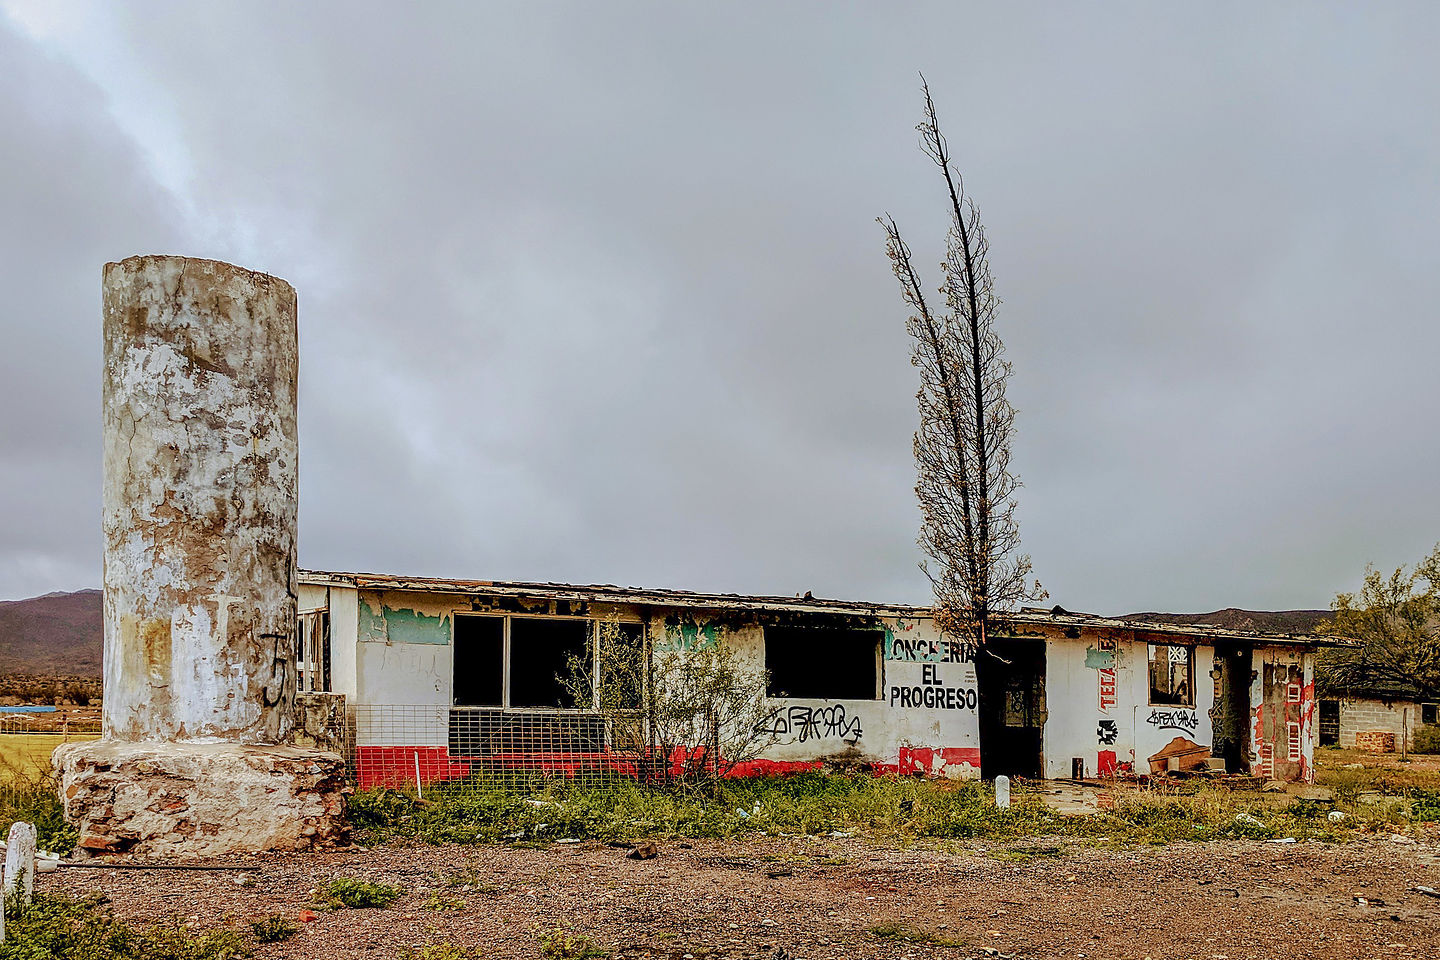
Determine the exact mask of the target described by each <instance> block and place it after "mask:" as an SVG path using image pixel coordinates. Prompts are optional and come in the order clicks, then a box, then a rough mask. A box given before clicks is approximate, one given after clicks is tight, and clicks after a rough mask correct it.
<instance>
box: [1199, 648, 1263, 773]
mask: <svg viewBox="0 0 1440 960" xmlns="http://www.w3.org/2000/svg"><path fill="white" fill-rule="evenodd" d="M1252 659H1253V657H1252V651H1251V648H1250V647H1247V646H1233V647H1224V648H1216V650H1215V670H1214V673H1212V674H1211V676H1212V677H1214V679H1215V706H1214V708H1213V709H1212V710H1211V711H1210V726H1211V730H1212V731H1214V742H1213V743H1212V744H1211V746H1210V753H1211V756H1215V757H1220V758H1222V759H1223V760H1224V761H1225V772H1226V773H1247V772H1249V766H1250V682H1251V681H1252V680H1253V679H1254V678H1255V675H1254V669H1255V668H1254V666H1253V664H1252Z"/></svg>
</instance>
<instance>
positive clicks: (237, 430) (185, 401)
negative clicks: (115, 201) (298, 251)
mask: <svg viewBox="0 0 1440 960" xmlns="http://www.w3.org/2000/svg"><path fill="white" fill-rule="evenodd" d="M104 335H105V373H104V386H103V401H102V403H103V409H104V438H103V443H104V455H105V466H104V523H103V526H104V537H105V601H104V608H105V698H104V736H105V738H106V739H110V740H128V741H147V740H167V741H177V740H178V741H238V742H241V743H277V742H279V741H280V740H281V739H282V738H283V737H284V736H285V734H286V733H287V732H288V730H289V725H290V722H291V714H292V708H293V703H294V697H295V672H294V659H295V631H296V619H295V598H296V579H295V525H296V500H297V496H296V495H297V490H298V471H297V443H296V422H295V391H296V371H297V353H296V328H295V291H294V289H293V288H292V287H291V286H290V285H289V284H288V283H286V282H285V281H283V280H279V279H276V278H275V277H271V276H267V275H265V274H263V273H254V272H251V271H249V270H244V269H241V268H239V267H234V266H231V265H229V264H226V263H218V262H216V261H213V260H195V259H189V258H185V257H160V256H146V257H131V258H130V259H128V260H123V261H121V262H120V263H109V264H106V265H105V280H104Z"/></svg>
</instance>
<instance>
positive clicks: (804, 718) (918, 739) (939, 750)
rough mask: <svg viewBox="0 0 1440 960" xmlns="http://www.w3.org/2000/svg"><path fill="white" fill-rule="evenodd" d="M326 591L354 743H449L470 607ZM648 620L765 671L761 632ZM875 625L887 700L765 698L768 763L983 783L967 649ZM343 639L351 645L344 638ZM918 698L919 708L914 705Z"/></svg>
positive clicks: (914, 628) (902, 624)
mask: <svg viewBox="0 0 1440 960" xmlns="http://www.w3.org/2000/svg"><path fill="white" fill-rule="evenodd" d="M329 595H330V617H331V620H330V623H331V656H332V662H331V676H332V684H333V686H334V687H335V690H336V692H341V693H345V694H346V695H347V696H348V697H349V698H350V702H351V703H352V704H353V705H355V706H356V707H357V729H356V735H357V742H359V743H361V744H366V745H428V746H444V745H445V743H446V740H447V728H448V724H447V717H448V710H449V707H450V704H451V703H452V700H453V697H452V687H453V669H454V666H453V665H454V660H453V647H452V636H453V634H452V626H453V619H454V615H455V612H456V611H457V610H458V611H467V612H468V611H470V609H471V606H470V601H469V599H468V598H465V597H462V596H458V595H446V594H425V593H399V592H395V591H370V590H365V591H358V592H357V591H355V590H353V589H341V588H337V587H333V586H332V587H330V594H329ZM311 599H313V598H311ZM537 612H542V613H543V611H537ZM650 613H651V639H652V641H653V642H654V643H655V644H656V645H657V647H661V646H663V645H665V644H667V643H674V642H679V643H687V642H695V641H696V639H697V637H698V638H699V639H701V640H702V641H703V639H704V637H705V636H708V637H710V638H714V637H723V638H724V640H725V642H728V643H732V644H734V645H735V648H736V649H737V650H738V651H739V652H740V654H741V655H742V657H744V658H746V659H747V660H748V661H749V662H752V663H758V664H759V665H761V666H763V665H764V657H765V647H764V630H763V627H761V626H759V625H756V624H748V625H741V626H733V627H728V628H727V627H717V626H714V625H706V626H705V628H704V631H703V633H702V634H700V635H697V634H696V633H695V630H694V627H693V626H690V627H688V628H687V629H689V630H690V636H689V637H688V638H686V637H682V633H683V631H682V630H681V629H680V627H679V623H680V622H681V621H682V620H699V621H701V622H702V623H703V622H704V620H705V618H704V616H703V614H702V615H700V616H699V617H691V616H688V615H682V614H680V613H676V612H673V611H672V612H671V613H670V614H669V615H664V614H663V612H662V611H657V610H652V611H650ZM589 616H590V618H592V619H605V618H607V617H611V616H618V617H620V618H621V619H626V620H638V619H641V617H642V611H641V610H640V609H638V608H631V607H626V606H623V605H621V606H606V605H595V606H593V607H592V608H591V610H590V612H589ZM879 625H880V627H881V628H882V630H881V631H877V633H880V634H881V635H883V637H884V640H883V642H882V646H883V660H882V663H881V667H880V671H881V672H880V679H881V686H882V688H883V691H882V696H881V698H879V699H871V700H816V699H798V698H784V699H774V700H771V701H769V705H770V707H771V708H772V713H771V719H770V720H769V721H767V722H768V723H769V724H770V725H771V726H770V728H769V729H773V730H776V731H777V739H776V741H775V742H774V744H773V745H771V746H770V747H769V748H768V749H766V750H765V751H764V753H763V755H762V756H763V758H764V759H765V760H766V761H770V762H772V763H774V764H777V765H780V766H782V767H783V766H786V765H791V764H803V763H805V762H810V761H814V760H817V759H827V758H835V759H846V760H851V761H855V762H864V763H870V764H875V765H879V766H881V767H895V768H898V769H901V770H902V771H904V772H924V773H929V774H933V775H936V776H950V777H974V776H979V772H980V771H979V747H980V743H979V722H978V712H977V710H976V702H977V699H978V691H977V690H976V686H975V665H974V662H973V658H972V657H971V656H970V653H969V651H968V649H967V648H965V647H963V646H960V645H955V644H946V643H944V642H942V641H941V639H940V636H939V633H938V631H937V630H936V629H935V627H934V624H933V622H932V621H930V620H929V619H893V618H892V619H885V620H882V621H881V622H880V624H879ZM346 637H354V638H355V642H354V643H352V644H347V643H345V642H344V638H346ZM815 656H816V658H817V660H818V659H819V658H823V657H825V656H826V651H824V650H816V651H815ZM347 657H353V660H349V661H347V659H346V658H347ZM932 691H933V692H932ZM916 703H918V704H921V705H919V706H914V705H911V704H916ZM925 703H929V704H931V706H929V707H927V706H924V705H923V704H925Z"/></svg>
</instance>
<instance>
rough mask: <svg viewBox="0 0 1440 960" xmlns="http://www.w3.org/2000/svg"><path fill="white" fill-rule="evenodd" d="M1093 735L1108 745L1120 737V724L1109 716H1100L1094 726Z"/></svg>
mask: <svg viewBox="0 0 1440 960" xmlns="http://www.w3.org/2000/svg"><path fill="white" fill-rule="evenodd" d="M1095 736H1096V737H1098V738H1100V742H1101V743H1103V744H1105V745H1106V746H1107V747H1108V746H1110V745H1111V744H1113V743H1114V742H1115V741H1116V740H1118V739H1120V724H1118V723H1116V722H1115V721H1114V720H1113V719H1111V718H1109V717H1102V718H1101V719H1100V723H1099V724H1098V725H1097V726H1096V727H1095Z"/></svg>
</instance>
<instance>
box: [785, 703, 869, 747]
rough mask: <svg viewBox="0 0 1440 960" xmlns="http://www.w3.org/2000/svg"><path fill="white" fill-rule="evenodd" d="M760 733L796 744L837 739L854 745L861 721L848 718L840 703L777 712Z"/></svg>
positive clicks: (857, 738)
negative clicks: (787, 738) (790, 739)
mask: <svg viewBox="0 0 1440 960" xmlns="http://www.w3.org/2000/svg"><path fill="white" fill-rule="evenodd" d="M759 732H760V733H767V734H770V735H771V736H774V737H793V738H794V740H793V742H795V743H804V742H806V741H807V740H820V739H822V738H824V737H839V738H840V739H841V740H844V741H846V742H847V743H855V742H857V741H858V740H859V739H860V737H861V736H862V735H863V731H862V730H861V729H860V718H859V717H852V716H849V715H847V714H846V712H845V705H844V704H840V703H837V704H835V705H834V706H829V707H805V706H794V707H787V708H785V709H784V710H776V711H775V712H774V713H772V714H770V716H768V717H766V718H765V720H764V722H762V723H761V724H760V730H759Z"/></svg>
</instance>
